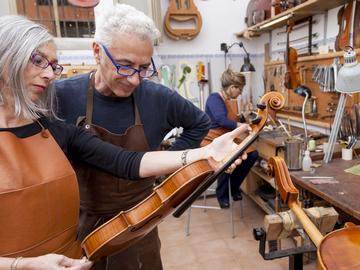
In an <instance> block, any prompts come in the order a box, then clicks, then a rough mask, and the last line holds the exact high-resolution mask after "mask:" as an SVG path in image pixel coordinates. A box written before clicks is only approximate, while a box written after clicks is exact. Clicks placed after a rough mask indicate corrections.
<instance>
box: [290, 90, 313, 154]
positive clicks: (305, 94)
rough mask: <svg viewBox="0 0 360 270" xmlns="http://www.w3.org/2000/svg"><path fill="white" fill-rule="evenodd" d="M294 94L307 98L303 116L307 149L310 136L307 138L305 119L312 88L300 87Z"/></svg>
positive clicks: (302, 112)
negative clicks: (306, 106)
mask: <svg viewBox="0 0 360 270" xmlns="http://www.w3.org/2000/svg"><path fill="white" fill-rule="evenodd" d="M294 92H295V94H298V95H299V96H302V97H305V99H304V103H303V105H302V110H301V116H302V120H303V125H304V132H305V140H304V143H305V148H306V149H307V147H308V136H307V126H306V118H305V105H306V102H307V101H308V99H309V98H310V97H311V90H310V88H308V87H306V86H305V85H300V86H298V87H297V88H295V89H294Z"/></svg>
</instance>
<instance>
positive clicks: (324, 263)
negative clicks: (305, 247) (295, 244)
mask: <svg viewBox="0 0 360 270" xmlns="http://www.w3.org/2000/svg"><path fill="white" fill-rule="evenodd" d="M317 255H318V261H317V269H318V270H339V269H344V270H345V269H346V270H348V269H349V270H350V269H353V270H356V269H360V256H359V255H360V226H353V227H347V228H343V229H339V230H336V231H333V232H330V233H328V234H327V235H326V236H325V237H324V238H323V240H322V241H321V243H320V246H319V248H318V250H317Z"/></svg>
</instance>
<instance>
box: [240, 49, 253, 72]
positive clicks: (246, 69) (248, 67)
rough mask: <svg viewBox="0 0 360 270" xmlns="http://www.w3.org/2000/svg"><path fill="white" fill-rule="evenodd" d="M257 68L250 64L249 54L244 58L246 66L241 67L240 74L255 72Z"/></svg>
mask: <svg viewBox="0 0 360 270" xmlns="http://www.w3.org/2000/svg"><path fill="white" fill-rule="evenodd" d="M254 71H255V68H254V66H253V65H252V64H251V63H250V56H249V54H248V53H247V54H246V55H245V57H244V64H243V65H242V66H241V69H240V72H254Z"/></svg>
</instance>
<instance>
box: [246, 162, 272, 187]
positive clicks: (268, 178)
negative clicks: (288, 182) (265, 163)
mask: <svg viewBox="0 0 360 270" xmlns="http://www.w3.org/2000/svg"><path fill="white" fill-rule="evenodd" d="M251 171H252V172H253V173H255V174H256V175H257V176H259V177H260V178H261V179H263V180H265V181H266V182H268V183H269V184H270V185H271V186H272V187H273V188H276V187H275V179H274V177H271V176H268V175H267V174H265V173H264V172H263V171H262V170H261V168H259V167H252V168H251Z"/></svg>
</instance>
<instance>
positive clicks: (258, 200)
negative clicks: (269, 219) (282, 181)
mask: <svg viewBox="0 0 360 270" xmlns="http://www.w3.org/2000/svg"><path fill="white" fill-rule="evenodd" d="M248 196H249V197H250V198H251V199H252V200H253V201H254V202H255V203H256V204H257V205H258V206H259V207H260V208H261V209H262V210H264V211H265V213H266V214H268V215H271V214H275V211H274V209H272V208H271V207H270V206H269V205H268V204H267V203H266V202H265V201H264V200H263V199H261V198H260V196H258V195H255V194H248Z"/></svg>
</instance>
